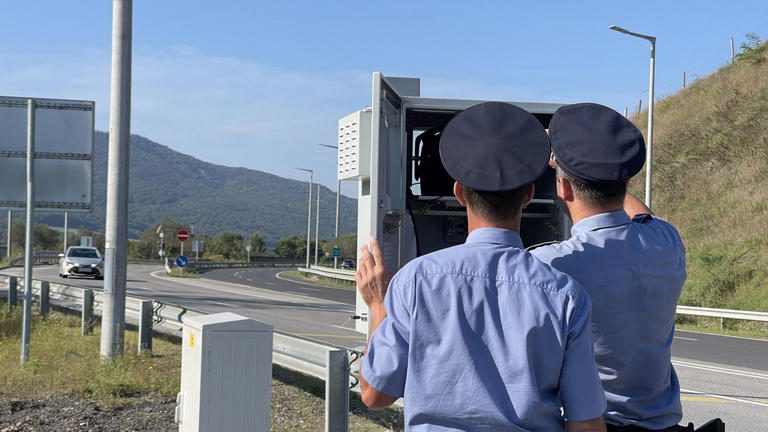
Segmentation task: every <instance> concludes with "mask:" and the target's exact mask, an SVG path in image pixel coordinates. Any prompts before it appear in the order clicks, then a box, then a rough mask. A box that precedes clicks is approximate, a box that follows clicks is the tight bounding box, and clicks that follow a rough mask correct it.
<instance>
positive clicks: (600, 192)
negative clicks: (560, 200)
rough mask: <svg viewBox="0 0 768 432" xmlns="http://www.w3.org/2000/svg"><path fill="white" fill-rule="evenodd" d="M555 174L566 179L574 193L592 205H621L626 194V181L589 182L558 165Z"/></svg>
mask: <svg viewBox="0 0 768 432" xmlns="http://www.w3.org/2000/svg"><path fill="white" fill-rule="evenodd" d="M557 176H558V177H562V178H565V179H567V180H568V181H569V182H570V183H571V186H573V191H574V193H575V194H576V195H577V196H578V197H579V198H581V199H583V200H584V201H586V202H587V203H589V204H591V205H594V206H599V207H603V206H613V205H621V204H623V203H624V197H625V196H626V195H627V182H626V181H622V180H620V181H611V182H591V181H586V180H581V179H576V178H574V177H573V176H571V175H568V173H566V172H565V171H563V169H562V168H560V167H557Z"/></svg>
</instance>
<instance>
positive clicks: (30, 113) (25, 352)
mask: <svg viewBox="0 0 768 432" xmlns="http://www.w3.org/2000/svg"><path fill="white" fill-rule="evenodd" d="M34 222H35V101H34V100H32V99H28V100H27V226H26V227H25V230H26V233H25V235H24V312H23V321H22V325H21V364H22V365H23V364H25V363H26V362H27V361H28V360H29V333H30V330H31V319H32V317H31V315H32V247H33V245H34V234H35V231H34V227H33V224H34Z"/></svg>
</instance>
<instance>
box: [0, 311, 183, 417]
mask: <svg viewBox="0 0 768 432" xmlns="http://www.w3.org/2000/svg"><path fill="white" fill-rule="evenodd" d="M0 306H2V311H0V367H2V369H3V373H2V374H0V398H16V399H21V398H38V397H43V396H45V395H48V394H74V395H80V396H83V397H85V398H89V399H93V400H96V401H98V402H100V403H102V404H104V405H105V406H115V405H120V404H121V403H123V402H124V399H125V398H127V397H130V396H133V395H137V394H140V393H146V392H152V393H158V394H161V395H163V396H169V397H172V396H174V395H175V394H176V392H178V389H179V367H180V364H181V360H180V359H181V354H180V349H179V346H177V345H174V344H172V343H170V342H166V341H164V340H159V339H155V340H154V341H153V345H154V346H153V354H152V355H151V356H149V355H142V356H139V355H137V354H136V348H135V347H136V333H135V332H132V331H128V332H126V334H125V337H126V348H125V353H126V354H125V356H124V357H123V358H121V359H119V360H116V361H115V362H112V363H102V362H101V361H100V359H99V333H98V331H97V332H96V333H95V335H93V336H86V337H83V336H80V320H79V319H78V318H76V317H73V316H68V315H64V314H61V313H58V312H54V313H51V314H50V315H49V316H48V317H47V318H45V319H43V318H42V317H40V316H38V315H37V314H33V322H32V328H33V332H32V335H31V338H30V339H31V344H30V360H29V362H28V364H27V365H26V366H25V367H21V366H20V365H19V349H20V348H19V347H20V343H21V321H22V318H21V307H18V308H16V309H15V310H14V311H13V312H10V313H9V312H8V311H7V308H8V305H7V303H5V302H2V303H0Z"/></svg>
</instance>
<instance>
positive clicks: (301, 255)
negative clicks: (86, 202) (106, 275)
mask: <svg viewBox="0 0 768 432" xmlns="http://www.w3.org/2000/svg"><path fill="white" fill-rule="evenodd" d="M181 229H185V230H187V231H190V234H191V236H190V238H189V240H187V241H186V242H185V243H184V255H186V256H188V257H194V256H195V255H197V257H198V258H200V259H205V260H210V261H245V260H246V259H247V257H248V251H247V250H246V246H249V245H250V246H251V251H250V256H251V258H255V257H259V256H279V257H285V258H294V259H305V258H306V253H307V236H306V235H299V234H297V235H288V236H285V237H283V238H281V239H279V240H278V241H277V244H276V245H275V247H274V248H271V249H270V248H268V246H267V244H266V243H265V241H264V238H263V237H262V234H261V233H260V232H259V231H256V232H253V233H250V235H244V234H242V233H239V232H232V231H225V232H222V233H220V234H219V235H217V236H212V235H208V234H198V233H194V232H193V230H192V227H189V226H187V225H185V224H181V223H179V222H175V221H173V220H171V219H170V218H164V219H162V220H160V221H158V222H157V223H155V224H153V225H152V226H150V227H149V228H147V229H145V230H144V231H143V232H142V233H141V236H140V237H139V238H138V239H136V240H130V241H129V244H128V257H129V258H134V259H158V260H159V259H160V250H161V248H162V250H163V251H164V256H166V257H170V258H173V257H176V256H179V255H181V252H182V250H181V249H182V247H181V242H179V241H178V240H177V239H176V233H177V232H178V231H179V230H181ZM161 234H162V237H161ZM84 236H88V237H91V238H92V240H93V246H95V247H96V248H98V249H99V250H100V251H101V252H102V253H103V252H104V234H103V233H99V232H95V231H93V230H90V229H85V228H80V229H77V230H70V232H69V234H68V241H67V244H68V245H69V246H74V245H79V244H80V238H81V237H84ZM195 240H200V241H202V246H203V247H202V248H201V249H202V250H200V251H198V252H197V254H196V253H195V251H194V250H193V241H195ZM11 242H12V246H13V252H14V255H15V256H18V255H21V254H23V253H24V242H25V225H24V223H22V222H15V223H14V224H13V227H12V229H11ZM337 244H338V245H339V247H341V249H342V252H343V256H342V257H341V258H354V257H355V256H356V245H357V236H355V235H345V236H342V237H340V238H339V240H338V242H337V241H335V240H334V239H330V240H322V239H321V241H320V243H319V244H318V257H319V261H320V262H321V263H322V264H329V263H331V264H332V263H333V256H332V251H333V247H334V246H335V245H337ZM63 249H64V235H63V232H62V231H60V230H57V229H54V228H51V227H49V226H48V225H45V224H35V232H34V249H33V250H34V251H35V252H40V251H63ZM309 254H310V255H309V256H310V259H311V260H312V261H313V262H314V254H315V241H314V239H313V240H312V241H310V247H309Z"/></svg>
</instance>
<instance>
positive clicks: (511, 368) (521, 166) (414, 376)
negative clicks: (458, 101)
mask: <svg viewBox="0 0 768 432" xmlns="http://www.w3.org/2000/svg"><path fill="white" fill-rule="evenodd" d="M549 153H550V150H549V143H548V139H547V136H546V133H545V131H544V129H543V128H542V126H541V125H540V124H539V122H538V121H537V120H536V119H535V118H534V117H533V116H532V115H531V114H529V113H528V112H526V111H524V110H522V109H520V108H518V107H515V106H513V105H509V104H503V103H483V104H480V105H476V106H474V107H471V108H469V109H467V110H465V111H463V112H461V113H459V114H458V115H456V116H455V117H454V118H453V119H452V120H451V121H450V122H449V124H448V125H447V126H446V128H445V129H444V132H443V134H442V138H441V142H440V156H441V159H442V162H443V164H444V165H445V168H446V170H447V172H448V173H449V174H450V175H451V177H452V178H453V179H455V183H454V194H455V195H456V198H457V199H458V201H459V203H460V204H461V205H462V206H465V207H466V209H467V219H468V228H469V236H468V237H467V241H466V243H465V244H463V245H459V246H455V247H452V248H448V249H443V250H441V251H437V252H434V253H431V254H428V255H424V256H422V257H419V258H416V259H414V260H412V261H411V262H409V263H408V264H407V265H406V266H404V267H403V268H402V269H401V270H400V271H399V272H398V273H397V274H396V275H395V276H394V277H393V278H392V279H391V282H390V283H389V284H388V286H387V283H386V282H387V280H388V275H387V274H386V270H385V269H384V267H383V264H382V257H381V251H380V249H379V247H378V244H377V243H376V241H375V240H374V239H372V240H371V246H372V252H373V253H372V254H371V253H369V251H368V248H367V247H365V246H363V247H362V248H361V260H360V263H359V266H358V271H357V274H356V279H357V283H358V287H359V290H360V294H361V295H362V297H363V299H364V300H365V302H366V303H367V304H368V306H369V308H370V314H369V319H370V326H371V336H370V339H369V341H368V347H367V352H366V355H365V357H364V358H363V361H362V367H361V387H362V398H363V402H364V403H365V404H366V405H368V406H369V407H371V408H374V409H380V408H384V407H386V406H389V405H390V404H392V403H393V402H394V401H395V400H396V399H398V398H399V397H403V398H404V404H405V425H406V430H411V431H449V430H450V431H457V430H462V431H463V430H482V431H557V430H563V429H564V426H565V424H566V423H567V428H568V430H569V431H602V430H604V428H605V425H604V421H603V418H602V414H603V412H604V410H605V399H604V396H603V392H602V387H601V385H600V381H599V379H598V376H597V372H596V369H595V364H594V352H593V348H592V340H591V333H590V330H589V327H590V308H591V306H590V300H589V297H588V296H587V295H586V293H585V292H584V290H583V289H582V288H581V287H580V285H579V284H578V283H576V282H575V281H574V280H573V279H571V278H570V277H568V276H566V275H564V274H562V273H560V272H557V271H554V270H552V268H551V267H549V266H547V265H544V264H542V263H541V262H540V261H539V260H537V259H535V258H534V257H533V256H532V255H531V254H530V253H528V252H526V251H525V250H524V249H523V243H522V241H521V239H520V236H519V234H518V232H519V230H520V220H521V213H522V207H523V205H524V203H527V202H528V201H530V200H531V199H532V197H533V185H532V182H533V181H534V180H535V179H536V178H538V177H539V176H540V175H541V173H542V172H543V171H544V170H545V169H546V166H547V162H548V159H549ZM561 408H562V409H563V412H564V416H565V420H564V419H563V416H562V415H561Z"/></svg>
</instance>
